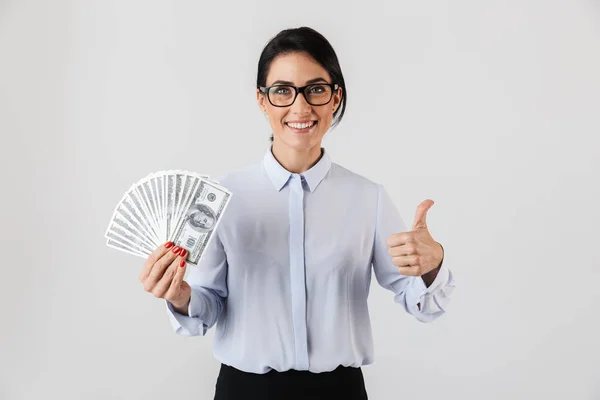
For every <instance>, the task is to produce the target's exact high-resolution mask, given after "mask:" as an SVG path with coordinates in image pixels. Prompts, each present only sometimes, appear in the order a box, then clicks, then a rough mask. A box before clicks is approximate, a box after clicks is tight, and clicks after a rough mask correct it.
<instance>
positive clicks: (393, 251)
mask: <svg viewBox="0 0 600 400" xmlns="http://www.w3.org/2000/svg"><path fill="white" fill-rule="evenodd" d="M388 254H389V255H390V256H392V257H398V256H411V255H415V254H417V249H416V247H415V246H414V245H413V244H405V245H403V246H394V247H390V248H389V249H388Z"/></svg>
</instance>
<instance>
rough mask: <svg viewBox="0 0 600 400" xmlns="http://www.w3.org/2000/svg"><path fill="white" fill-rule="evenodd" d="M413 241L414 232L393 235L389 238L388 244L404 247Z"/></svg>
mask: <svg viewBox="0 0 600 400" xmlns="http://www.w3.org/2000/svg"><path fill="white" fill-rule="evenodd" d="M411 241H412V232H402V233H393V234H391V235H390V236H388V238H387V240H386V243H387V245H388V246H390V247H393V246H402V245H404V244H407V243H410V242H411Z"/></svg>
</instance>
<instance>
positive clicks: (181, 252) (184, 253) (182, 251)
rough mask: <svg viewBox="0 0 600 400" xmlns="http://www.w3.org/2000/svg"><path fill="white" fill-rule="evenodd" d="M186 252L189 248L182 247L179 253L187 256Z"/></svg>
mask: <svg viewBox="0 0 600 400" xmlns="http://www.w3.org/2000/svg"><path fill="white" fill-rule="evenodd" d="M186 254H187V250H186V249H181V251H180V252H179V255H180V256H181V257H185V255H186Z"/></svg>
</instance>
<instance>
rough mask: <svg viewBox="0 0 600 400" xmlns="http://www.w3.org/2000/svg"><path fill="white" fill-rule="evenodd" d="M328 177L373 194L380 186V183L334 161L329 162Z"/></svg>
mask: <svg viewBox="0 0 600 400" xmlns="http://www.w3.org/2000/svg"><path fill="white" fill-rule="evenodd" d="M329 178H330V179H332V180H334V181H336V183H340V184H347V185H350V186H352V187H354V188H355V189H357V190H365V191H369V192H370V193H375V194H377V193H378V192H379V190H380V187H381V184H379V183H377V182H375V181H373V180H371V179H369V178H367V177H365V176H363V175H361V174H358V173H356V172H354V171H352V170H350V169H348V168H346V167H343V166H341V165H339V164H336V163H331V170H330V171H329Z"/></svg>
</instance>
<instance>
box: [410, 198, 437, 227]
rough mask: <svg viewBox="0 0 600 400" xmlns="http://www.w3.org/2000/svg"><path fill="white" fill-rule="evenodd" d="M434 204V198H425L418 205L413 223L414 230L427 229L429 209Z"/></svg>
mask: <svg viewBox="0 0 600 400" xmlns="http://www.w3.org/2000/svg"><path fill="white" fill-rule="evenodd" d="M432 205H433V200H429V199H428V200H423V201H422V202H421V204H419V206H418V207H417V213H416V214H415V221H414V223H413V227H412V230H413V231H414V230H417V229H427V211H429V209H430V208H431V206H432Z"/></svg>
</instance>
